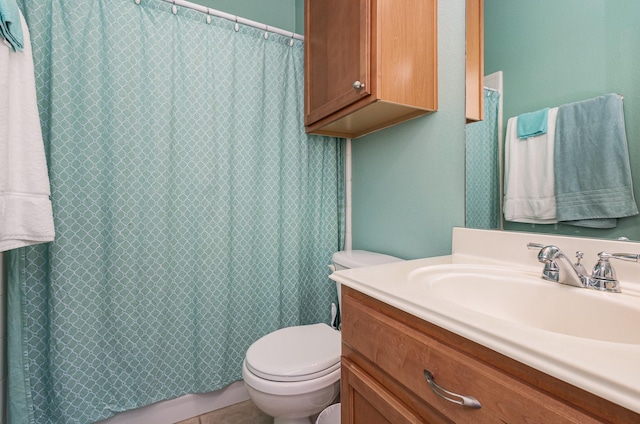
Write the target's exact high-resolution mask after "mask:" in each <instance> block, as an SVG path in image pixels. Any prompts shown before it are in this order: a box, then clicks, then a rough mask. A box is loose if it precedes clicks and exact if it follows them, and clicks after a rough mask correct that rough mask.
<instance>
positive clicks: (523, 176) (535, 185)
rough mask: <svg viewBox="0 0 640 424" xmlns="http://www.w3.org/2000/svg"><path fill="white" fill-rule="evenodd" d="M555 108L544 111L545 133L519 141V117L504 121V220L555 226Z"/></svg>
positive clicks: (556, 109)
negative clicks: (505, 122)
mask: <svg viewBox="0 0 640 424" xmlns="http://www.w3.org/2000/svg"><path fill="white" fill-rule="evenodd" d="M557 114H558V108H557V107H556V108H552V109H548V110H546V111H545V112H544V117H545V119H546V120H547V122H546V123H545V125H544V127H545V131H544V133H541V134H538V135H537V136H530V137H529V138H526V139H521V138H520V137H519V136H518V134H517V132H518V131H517V127H519V125H518V122H519V121H520V116H518V117H513V118H510V119H509V121H507V133H506V135H505V176H504V193H505V194H504V217H505V219H506V220H507V221H514V222H526V223H531V224H554V223H556V222H557V221H556V198H555V194H554V169H553V168H554V163H553V162H554V161H553V145H554V140H555V131H556V116H557Z"/></svg>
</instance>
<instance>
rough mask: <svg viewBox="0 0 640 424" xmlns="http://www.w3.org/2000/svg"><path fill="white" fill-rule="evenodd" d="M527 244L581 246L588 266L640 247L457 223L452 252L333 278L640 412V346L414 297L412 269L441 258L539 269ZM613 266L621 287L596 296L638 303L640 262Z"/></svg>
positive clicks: (567, 248)
mask: <svg viewBox="0 0 640 424" xmlns="http://www.w3.org/2000/svg"><path fill="white" fill-rule="evenodd" d="M527 242H537V243H541V244H555V245H557V246H559V247H560V248H561V249H562V250H563V251H564V252H565V253H566V254H567V255H568V256H569V255H571V254H572V253H573V252H574V251H575V250H582V251H583V252H584V253H585V255H584V260H583V264H584V265H585V267H586V268H587V269H588V270H590V269H591V267H592V266H593V265H594V264H595V260H596V253H597V252H600V251H603V250H605V251H607V252H609V253H614V252H615V253H640V243H634V242H619V241H611V240H597V239H586V238H573V237H562V236H549V235H543V234H529V233H514V232H502V231H485V230H470V229H461V228H456V229H454V234H453V253H452V255H449V256H441V257H435V258H426V259H416V260H411V261H405V262H398V263H393V264H388V265H379V266H374V267H366V268H357V269H350V270H343V271H338V272H335V273H333V274H332V275H331V278H332V279H333V280H335V281H337V282H339V283H342V284H344V285H346V286H348V287H352V288H354V289H356V290H358V291H360V292H362V293H364V294H367V295H369V296H371V297H373V298H376V299H378V300H381V301H383V302H385V303H387V304H389V305H392V306H394V307H396V308H398V309H400V310H403V311H405V312H407V313H410V314H412V315H414V316H416V317H419V318H422V319H424V320H426V321H428V322H430V323H432V324H435V325H437V326H439V327H442V328H444V329H447V330H449V331H451V332H453V333H456V334H458V335H460V336H463V337H465V338H467V339H469V340H472V341H474V342H476V343H479V344H481V345H483V346H486V347H488V348H490V349H493V350H495V351H497V352H499V353H501V354H503V355H506V356H508V357H510V358H513V359H515V360H517V361H519V362H522V363H524V364H526V365H529V366H531V367H533V368H536V369H538V370H540V371H542V372H545V373H547V374H549V375H551V376H554V377H556V378H558V379H560V380H563V381H566V382H568V383H570V384H572V385H574V386H577V387H580V388H582V389H584V390H586V391H588V392H591V393H593V394H595V395H598V396H600V397H603V398H605V399H608V400H610V401H611V402H614V403H617V404H619V405H621V406H624V407H626V408H628V409H630V410H632V411H635V412H638V413H640V344H625V343H614V342H607V341H601V340H594V339H588V338H582V337H574V336H568V335H564V334H559V333H555V332H550V331H545V330H540V329H537V328H532V327H527V326H523V325H521V324H517V323H511V322H508V321H505V320H502V319H498V318H494V317H492V316H489V315H485V314H482V313H480V312H476V311H473V310H470V309H466V308H463V307H460V306H457V305H455V304H452V303H450V302H442V301H441V299H437V298H433V297H432V296H429V294H428V293H425V294H424V295H416V289H415V287H410V285H411V284H412V283H411V282H410V281H409V276H410V274H411V273H413V272H416V270H420V269H423V268H425V267H431V266H434V265H440V264H486V265H498V266H505V267H509V268H511V269H519V270H522V271H523V272H525V273H527V274H530V275H539V274H540V273H541V271H542V264H540V263H538V261H537V259H536V255H537V251H531V250H528V249H527V247H526V244H527ZM612 264H613V265H614V267H615V269H616V271H617V275H618V279H619V280H620V282H621V286H622V290H623V293H622V294H615V293H600V292H596V291H591V290H590V292H593V295H594V296H620V297H617V298H615V299H616V300H618V299H619V300H620V301H621V302H626V303H628V304H633V305H634V306H635V305H636V304H637V305H640V289H639V288H640V264H637V263H629V262H623V261H615V262H614V261H612ZM548 284H557V283H548ZM563 287H566V289H568V290H587V289H581V288H575V287H569V286H563ZM593 319H594V320H596V319H599V320H602V319H605V320H606V319H611V321H612V322H611V325H632V326H634V327H635V328H637V329H638V331H640V322H633V323H629V322H615V320H614V319H613V318H610V317H602V316H594V317H593ZM585 325H588V322H587V323H585Z"/></svg>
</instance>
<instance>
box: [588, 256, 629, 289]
mask: <svg viewBox="0 0 640 424" xmlns="http://www.w3.org/2000/svg"><path fill="white" fill-rule="evenodd" d="M598 257H599V259H598V262H597V263H596V265H595V266H594V267H593V272H592V273H591V278H590V279H589V284H590V285H591V287H593V288H594V289H596V290H602V291H608V292H614V293H620V292H621V290H620V282H619V281H618V279H617V278H616V273H615V271H614V269H613V266H611V263H610V262H609V259H620V260H622V261H628V262H640V255H638V254H634V253H607V252H600V253H598Z"/></svg>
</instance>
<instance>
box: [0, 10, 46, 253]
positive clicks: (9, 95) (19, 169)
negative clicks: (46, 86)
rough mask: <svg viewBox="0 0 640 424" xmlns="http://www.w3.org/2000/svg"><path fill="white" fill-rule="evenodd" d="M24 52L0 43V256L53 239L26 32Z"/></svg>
mask: <svg viewBox="0 0 640 424" xmlns="http://www.w3.org/2000/svg"><path fill="white" fill-rule="evenodd" d="M20 20H21V23H22V31H23V33H24V35H25V37H24V40H25V44H24V52H23V53H17V52H14V51H12V50H11V49H10V48H9V47H8V46H7V45H5V44H2V43H0V93H2V95H3V99H2V101H1V102H0V152H2V154H0V252H1V251H5V250H9V249H15V248H18V247H22V246H27V245H31V244H36V243H44V242H48V241H52V240H53V238H54V230H53V215H52V208H51V200H49V194H50V188H49V176H48V174H47V163H46V159H45V153H44V145H43V142H42V132H41V129H40V118H39V115H38V107H37V104H36V84H35V76H34V72H33V59H32V56H31V45H30V42H29V30H28V28H27V26H26V22H25V21H24V18H23V17H22V15H21V14H20Z"/></svg>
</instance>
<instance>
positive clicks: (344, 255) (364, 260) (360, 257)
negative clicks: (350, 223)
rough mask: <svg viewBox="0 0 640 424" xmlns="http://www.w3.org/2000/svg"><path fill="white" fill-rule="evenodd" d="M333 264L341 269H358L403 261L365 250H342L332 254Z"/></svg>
mask: <svg viewBox="0 0 640 424" xmlns="http://www.w3.org/2000/svg"><path fill="white" fill-rule="evenodd" d="M331 259H332V260H333V263H334V264H336V265H340V266H342V267H343V268H360V267H363V266H371V265H382V264H389V263H392V262H401V261H403V259H400V258H396V257H395V256H390V255H385V254H382V253H375V252H369V251H366V250H342V251H340V252H336V253H334V254H333V256H332V258H331Z"/></svg>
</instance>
